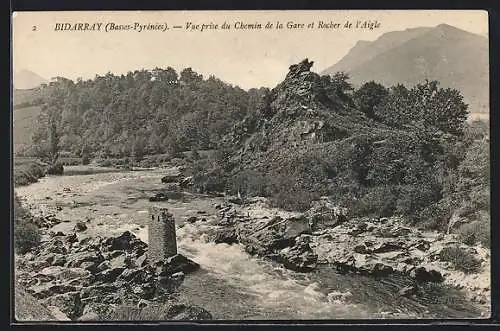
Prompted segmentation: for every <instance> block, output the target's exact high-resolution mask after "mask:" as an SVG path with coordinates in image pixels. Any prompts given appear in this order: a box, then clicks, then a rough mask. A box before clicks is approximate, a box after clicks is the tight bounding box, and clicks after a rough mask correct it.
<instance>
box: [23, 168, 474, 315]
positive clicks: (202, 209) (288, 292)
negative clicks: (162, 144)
mask: <svg viewBox="0 0 500 331" xmlns="http://www.w3.org/2000/svg"><path fill="white" fill-rule="evenodd" d="M169 171H173V170H172V169H170V170H169V169H163V170H159V169H156V170H147V171H129V172H112V173H94V174H85V175H79V174H78V173H79V172H78V167H73V168H71V167H68V170H67V173H70V174H71V173H72V174H73V175H65V176H60V177H58V176H49V177H46V178H42V179H40V181H39V182H38V183H34V184H31V185H29V186H25V187H19V188H16V193H17V194H18V195H19V197H20V198H21V199H22V200H23V201H24V203H26V204H27V205H28V206H30V207H31V208H33V209H36V210H38V211H39V212H41V213H44V214H49V213H53V214H56V216H57V217H59V218H60V219H62V220H70V221H69V222H63V223H61V224H58V225H57V226H56V227H55V228H54V229H53V230H54V231H63V232H67V231H71V229H72V228H73V226H74V222H76V221H79V220H86V221H88V222H87V224H88V227H89V228H88V230H87V231H85V233H82V234H80V236H96V235H112V234H113V235H114V234H119V233H121V232H123V231H124V230H130V231H132V232H134V233H135V234H136V235H138V236H139V237H140V238H141V239H142V240H144V241H146V242H147V225H146V224H147V219H148V217H147V212H148V208H149V207H150V206H151V205H152V203H151V202H149V201H148V200H147V198H148V197H149V196H151V195H152V194H153V193H154V192H155V190H159V189H161V188H162V187H163V184H162V183H161V181H160V178H161V177H162V176H163V175H165V174H166V173H167V172H169ZM218 202H220V198H209V197H199V196H191V197H189V196H188V197H186V198H184V199H180V200H178V201H174V202H170V201H169V202H161V203H155V205H158V206H163V207H166V208H169V210H170V211H171V212H172V213H173V214H174V216H175V218H176V222H177V225H178V229H177V241H178V248H179V252H180V253H181V254H184V255H186V256H188V257H189V258H191V259H193V260H194V261H196V262H197V263H199V264H200V265H201V270H199V271H197V272H195V273H193V274H190V275H188V276H187V277H186V279H185V281H184V283H183V285H182V287H181V289H180V294H179V295H180V297H181V298H182V299H183V300H185V301H188V302H190V303H192V304H197V305H199V306H202V307H204V308H206V309H207V310H208V311H210V312H211V313H212V315H213V316H214V318H215V319H219V320H244V319H247V320H252V319H254V320H255V319H257V320H263V319H265V320H284V319H287V320H290V319H302V320H304V319H309V320H311V319H313V320H319V319H366V318H369V319H372V318H474V317H480V316H479V311H478V309H477V308H476V307H474V306H472V305H471V304H469V303H467V301H466V300H465V299H464V295H463V293H461V292H459V291H458V290H453V289H448V288H443V287H441V286H429V288H428V289H426V293H427V295H425V296H424V297H423V298H414V299H411V298H406V297H402V296H400V295H399V294H398V291H399V289H400V288H401V287H403V286H406V285H409V284H410V282H409V280H406V279H398V278H395V277H391V278H384V279H374V278H372V277H366V276H361V275H355V274H347V275H344V274H338V273H336V272H335V271H334V269H333V268H332V267H331V266H327V265H324V266H320V267H319V268H318V270H316V271H315V272H313V273H308V274H302V273H295V272H292V271H289V270H286V269H284V268H282V267H280V266H279V265H276V264H274V263H272V262H270V261H264V260H262V259H258V258H254V257H251V256H249V255H248V254H246V253H245V252H244V250H243V248H242V247H240V246H239V245H231V246H230V245H226V244H214V243H213V242H210V241H208V240H207V235H206V234H205V233H206V231H207V230H209V229H205V228H204V226H203V225H200V224H199V223H196V224H189V223H184V220H185V219H186V218H187V217H190V216H195V215H196V216H199V217H205V218H207V219H211V218H214V217H215V209H214V204H216V203H218ZM58 207H59V208H58Z"/></svg>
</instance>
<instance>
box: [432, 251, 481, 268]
mask: <svg viewBox="0 0 500 331" xmlns="http://www.w3.org/2000/svg"><path fill="white" fill-rule="evenodd" d="M439 259H440V260H441V261H443V262H450V263H451V264H452V265H453V267H454V268H455V270H460V271H463V272H465V273H474V272H478V271H479V269H480V268H481V261H479V260H478V259H476V258H475V257H474V255H473V254H471V253H470V252H468V251H467V250H466V249H464V248H460V247H456V246H452V247H445V248H443V249H442V250H441V252H440V253H439Z"/></svg>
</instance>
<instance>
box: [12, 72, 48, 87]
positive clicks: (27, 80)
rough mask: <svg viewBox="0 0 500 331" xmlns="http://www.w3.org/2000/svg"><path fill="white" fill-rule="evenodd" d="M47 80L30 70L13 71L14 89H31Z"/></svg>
mask: <svg viewBox="0 0 500 331" xmlns="http://www.w3.org/2000/svg"><path fill="white" fill-rule="evenodd" d="M47 82H48V81H47V80H46V79H45V78H43V77H41V76H39V75H38V74H36V73H34V72H33V71H30V70H24V69H23V70H18V71H15V72H14V77H13V82H12V85H14V88H15V89H23V90H24V89H32V88H35V87H38V86H40V85H41V84H44V83H47Z"/></svg>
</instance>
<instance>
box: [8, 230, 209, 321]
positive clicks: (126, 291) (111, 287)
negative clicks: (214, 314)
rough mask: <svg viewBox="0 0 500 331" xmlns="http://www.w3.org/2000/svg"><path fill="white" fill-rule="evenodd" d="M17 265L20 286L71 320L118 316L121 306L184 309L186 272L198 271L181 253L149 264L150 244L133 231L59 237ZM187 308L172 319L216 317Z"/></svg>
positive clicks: (194, 264) (202, 310) (193, 263)
mask: <svg viewBox="0 0 500 331" xmlns="http://www.w3.org/2000/svg"><path fill="white" fill-rule="evenodd" d="M16 264H17V266H16V267H17V268H16V269H17V271H16V280H17V284H18V285H20V286H22V287H23V288H25V289H26V292H27V293H29V294H30V295H32V296H34V297H35V298H37V299H39V300H41V302H42V304H44V305H46V306H53V307H57V309H58V311H60V312H61V313H62V314H64V315H65V316H67V318H69V319H71V320H103V319H109V318H113V316H115V317H116V314H114V311H115V309H116V308H117V307H120V306H121V305H124V304H132V305H138V304H139V302H144V300H147V301H148V302H149V305H150V306H155V305H159V306H165V307H167V308H168V307H170V306H172V307H174V306H175V305H180V304H181V303H178V302H177V301H176V300H175V298H174V297H173V295H174V293H176V292H177V291H178V288H179V286H180V285H181V284H182V281H183V280H184V277H185V275H186V274H188V273H191V272H194V271H196V270H197V269H199V265H198V264H197V263H195V262H194V261H191V260H190V259H188V258H186V257H184V256H183V255H181V254H177V255H174V256H171V257H169V258H166V259H165V260H163V261H158V262H155V263H149V262H148V258H147V244H145V243H144V242H142V241H141V240H139V239H138V238H137V237H135V235H133V234H132V233H130V232H128V231H126V232H124V233H122V234H121V235H119V236H115V237H108V238H85V239H82V240H80V239H79V238H78V235H77V234H76V233H71V234H68V235H64V234H58V235H57V236H53V237H52V240H49V241H46V242H42V243H41V244H40V246H38V247H37V248H36V249H35V250H33V251H32V252H30V253H27V254H26V255H24V256H21V257H20V258H19V259H18V260H17V261H16ZM166 302H168V305H167V304H166ZM169 305H170V306H169ZM183 307H185V308H183V309H178V313H176V314H173V315H172V316H171V319H188V320H189V319H200V318H203V319H210V318H211V316H210V313H208V312H207V311H205V310H204V309H202V308H199V307H190V306H183ZM172 309H173V310H172V311H174V312H175V311H177V310H175V309H174V308H172ZM158 318H159V319H161V318H162V317H161V316H159V317H158Z"/></svg>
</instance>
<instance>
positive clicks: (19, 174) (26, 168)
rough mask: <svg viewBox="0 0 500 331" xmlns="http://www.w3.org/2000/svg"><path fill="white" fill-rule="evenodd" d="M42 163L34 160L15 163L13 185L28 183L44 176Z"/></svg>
mask: <svg viewBox="0 0 500 331" xmlns="http://www.w3.org/2000/svg"><path fill="white" fill-rule="evenodd" d="M44 168H45V167H44V165H42V164H40V163H38V162H35V161H30V162H25V163H19V164H18V163H17V162H16V164H15V165H14V169H13V170H14V185H16V186H21V185H28V184H31V183H35V182H37V181H38V178H41V177H43V176H45V169H44Z"/></svg>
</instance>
